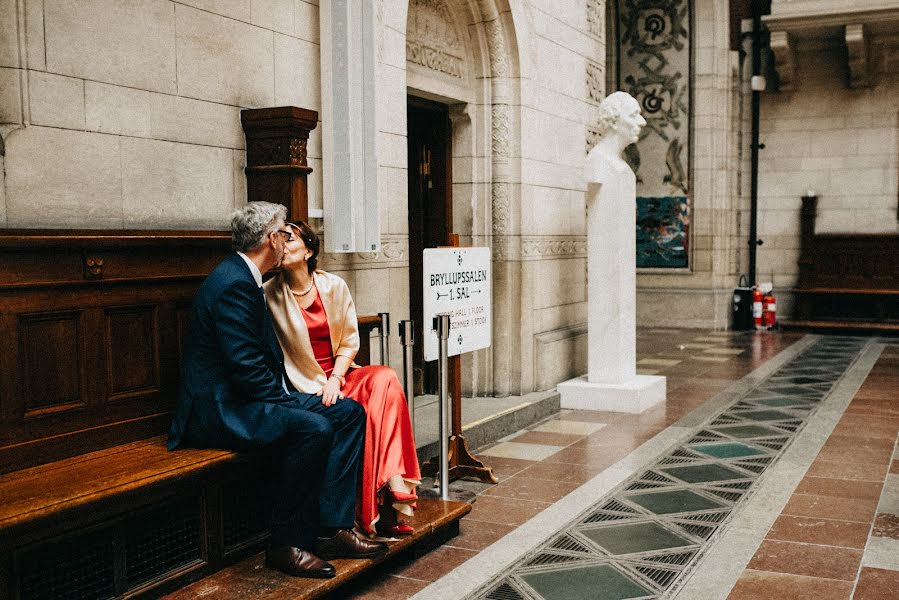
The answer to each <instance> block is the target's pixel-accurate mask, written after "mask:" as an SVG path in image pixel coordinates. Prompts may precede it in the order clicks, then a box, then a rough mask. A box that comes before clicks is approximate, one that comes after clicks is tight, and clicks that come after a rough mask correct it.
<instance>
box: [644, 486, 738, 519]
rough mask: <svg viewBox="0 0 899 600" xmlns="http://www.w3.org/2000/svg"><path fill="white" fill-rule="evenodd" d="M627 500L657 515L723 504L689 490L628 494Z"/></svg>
mask: <svg viewBox="0 0 899 600" xmlns="http://www.w3.org/2000/svg"><path fill="white" fill-rule="evenodd" d="M628 500H630V501H631V502H634V503H636V504H639V505H640V506H642V507H643V508H645V509H646V510H648V511H651V512H653V513H655V514H657V515H668V514H672V513H682V512H691V511H694V510H706V509H709V508H721V507H723V506H724V505H723V504H721V503H719V502H715V501H714V500H709V499H708V498H706V497H705V496H700V495H699V494H696V493H694V492H691V491H690V490H674V491H670V492H656V493H651V494H635V495H633V496H628Z"/></svg>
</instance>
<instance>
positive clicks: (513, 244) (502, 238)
mask: <svg viewBox="0 0 899 600" xmlns="http://www.w3.org/2000/svg"><path fill="white" fill-rule="evenodd" d="M490 251H491V252H490V253H491V255H492V256H493V260H494V261H495V262H508V261H518V260H521V243H520V238H519V237H518V236H510V235H496V236H494V237H493V242H492V245H491V248H490Z"/></svg>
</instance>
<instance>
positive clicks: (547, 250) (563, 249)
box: [521, 237, 587, 259]
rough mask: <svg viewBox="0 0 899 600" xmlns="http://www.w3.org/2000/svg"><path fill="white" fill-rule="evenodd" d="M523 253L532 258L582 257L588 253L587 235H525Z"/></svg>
mask: <svg viewBox="0 0 899 600" xmlns="http://www.w3.org/2000/svg"><path fill="white" fill-rule="evenodd" d="M521 246H522V248H521V255H522V257H524V258H530V259H545V258H582V257H584V256H586V255H587V238H585V237H525V238H522V244H521Z"/></svg>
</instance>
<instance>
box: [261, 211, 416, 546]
mask: <svg viewBox="0 0 899 600" xmlns="http://www.w3.org/2000/svg"><path fill="white" fill-rule="evenodd" d="M288 227H289V228H290V230H291V231H292V232H293V237H292V238H291V239H290V240H288V242H287V244H286V246H287V247H286V250H285V252H284V260H283V261H282V263H281V273H280V274H279V275H278V276H277V277H274V278H272V279H271V280H269V281H268V282H266V284H265V286H264V287H265V297H266V301H267V302H268V307H269V310H270V312H271V314H272V320H273V324H274V328H275V332H276V333H277V335H278V341H279V342H280V344H281V348H282V349H283V350H284V367H285V370H286V372H287V377H288V379H289V380H290V382H291V383H292V384H293V386H294V387H295V388H296V389H297V390H298V391H300V392H306V393H310V394H311V393H314V394H318V395H320V396H321V397H322V403H324V404H325V405H326V406H330V405H332V404H334V403H335V402H338V401H344V402H345V401H347V400H348V399H350V398H352V400H355V401H356V402H358V403H360V404H361V405H362V406H364V407H365V412H366V415H367V416H368V423H367V426H366V430H365V451H364V454H363V459H362V460H363V464H362V481H361V486H360V491H359V498H358V500H357V502H356V521H357V523H358V525H359V527H360V529H362V530H363V531H364V532H365V533H367V534H369V535H374V534H375V533H376V532H377V533H380V534H381V535H391V536H393V535H405V534H410V533H412V528H411V527H410V526H409V525H406V524H403V523H400V522H399V519H398V518H397V513H402V514H405V515H410V516H411V514H412V511H413V510H414V508H415V500H416V499H417V498H416V494H415V489H416V487H417V486H418V485H419V483H420V482H421V473H420V471H419V467H418V458H417V456H416V453H415V439H414V432H413V431H412V425H411V422H410V420H409V409H408V407H407V404H406V397H405V394H403V388H402V386H401V385H400V382H399V379H397V376H396V373H395V372H394V371H393V369H391V368H390V367H386V366H367V367H360V366H358V365H356V364H355V363H353V358H354V357H355V356H356V352H358V350H359V327H358V321H357V319H356V308H355V306H354V304H353V298H352V296H351V295H350V290H349V287H348V286H347V284H346V282H345V281H344V280H343V279H341V278H340V277H338V276H336V275H332V274H330V273H326V272H325V271H319V270H316V268H315V267H316V264H317V262H318V261H317V257H318V251H319V239H318V236H317V235H316V234H315V232H313V231H312V230H311V229H310V228H309V226H308V225H307V224H306V223H303V222H302V221H301V222H300V223H297V224H293V223H288ZM344 398H346V399H347V400H344Z"/></svg>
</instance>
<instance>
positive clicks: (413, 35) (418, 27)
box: [406, 0, 466, 79]
mask: <svg viewBox="0 0 899 600" xmlns="http://www.w3.org/2000/svg"><path fill="white" fill-rule="evenodd" d="M462 47H463V46H462V39H461V37H460V36H459V33H458V32H457V31H456V26H455V19H453V16H452V13H450V10H449V7H448V6H447V4H446V1H445V0H413V1H412V2H411V4H410V5H409V23H408V26H407V29H406V60H407V61H408V62H411V63H413V64H416V65H419V66H421V67H424V68H426V69H430V70H432V71H437V72H439V73H444V74H446V75H449V76H450V77H454V78H456V79H464V78H465V73H466V68H465V59H464V58H463V57H464V51H463V49H462Z"/></svg>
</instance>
